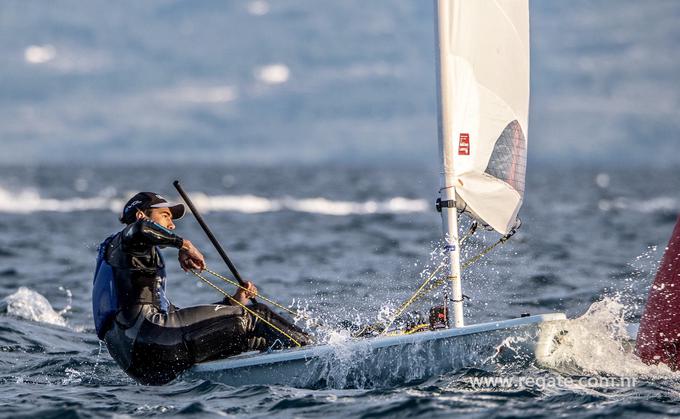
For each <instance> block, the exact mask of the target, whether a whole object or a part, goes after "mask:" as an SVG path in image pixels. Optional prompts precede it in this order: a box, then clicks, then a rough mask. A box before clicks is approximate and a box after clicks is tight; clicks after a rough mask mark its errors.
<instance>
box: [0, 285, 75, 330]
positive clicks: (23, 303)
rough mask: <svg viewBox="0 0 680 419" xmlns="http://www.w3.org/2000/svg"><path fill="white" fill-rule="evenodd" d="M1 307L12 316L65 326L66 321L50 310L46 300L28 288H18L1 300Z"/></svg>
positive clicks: (50, 306)
mask: <svg viewBox="0 0 680 419" xmlns="http://www.w3.org/2000/svg"><path fill="white" fill-rule="evenodd" d="M1 306H2V307H3V311H6V312H7V314H9V315H12V316H16V317H19V318H22V319H26V320H31V321H35V322H40V323H47V324H53V325H56V326H66V320H65V319H64V318H63V317H62V316H61V314H59V313H57V312H56V311H55V310H54V309H53V308H52V305H51V304H50V302H49V301H48V300H47V298H45V297H44V296H43V295H41V294H40V293H38V292H36V291H33V290H32V289H30V288H26V287H20V288H19V289H18V290H17V291H16V292H15V293H13V294H10V295H8V296H7V297H5V298H3V299H2V304H1Z"/></svg>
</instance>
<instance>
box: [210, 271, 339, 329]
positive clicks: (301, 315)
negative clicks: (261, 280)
mask: <svg viewBox="0 0 680 419" xmlns="http://www.w3.org/2000/svg"><path fill="white" fill-rule="evenodd" d="M205 271H206V272H208V273H209V274H211V275H213V276H215V277H217V278H219V279H221V280H222V281H224V282H226V283H228V284H231V285H234V286H236V287H238V288H240V289H242V290H244V291H248V289H247V288H245V287H243V286H242V285H241V284H239V283H238V282H236V281H235V280H233V279H231V278H229V277H226V276H224V275H220V274H219V273H217V272H215V271H212V270H210V269H208V268H206V269H205ZM257 297H258V298H261V299H263V300H264V301H266V302H268V303H270V304H271V305H273V306H275V307H277V308H280V309H281V310H283V311H285V312H286V313H288V314H290V315H291V316H293V317H295V318H301V319H305V320H308V321H310V322H311V323H312V324H313V326H314V327H319V328H328V326H325V325H323V324H321V323H319V321H318V320H316V319H314V318H312V317H311V316H309V315H308V314H305V313H302V312H299V311H296V310H292V309H289V308H288V307H286V306H284V305H282V304H279V303H277V302H276V301H273V300H270V299H269V298H267V297H265V296H264V295H262V294H260V293H258V294H257Z"/></svg>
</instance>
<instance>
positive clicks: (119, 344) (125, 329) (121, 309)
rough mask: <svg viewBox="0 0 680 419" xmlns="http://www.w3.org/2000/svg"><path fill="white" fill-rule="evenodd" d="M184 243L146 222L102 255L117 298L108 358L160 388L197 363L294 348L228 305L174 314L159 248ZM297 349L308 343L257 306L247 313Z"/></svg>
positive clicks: (118, 238)
mask: <svg viewBox="0 0 680 419" xmlns="http://www.w3.org/2000/svg"><path fill="white" fill-rule="evenodd" d="M182 244H183V239H182V238H180V237H179V236H177V235H176V234H174V233H172V232H171V231H169V230H167V229H165V228H163V227H161V226H160V225H158V224H156V223H154V222H151V221H149V220H139V221H137V222H135V223H133V224H130V225H128V226H127V227H126V228H124V229H123V230H122V231H121V232H120V233H118V234H117V235H115V236H113V239H112V240H111V241H110V242H109V244H108V247H107V248H106V250H105V253H104V254H105V258H106V262H108V263H109V264H110V265H111V267H112V268H113V278H114V282H115V289H116V292H117V297H118V310H117V314H116V316H115V319H114V321H112V322H111V323H110V326H108V327H109V329H108V330H107V331H106V332H105V335H104V340H105V341H106V346H107V347H108V349H109V353H110V354H111V356H112V357H113V359H115V360H116V362H117V363H118V365H120V367H121V368H122V369H123V370H124V371H125V372H126V373H127V374H128V375H130V376H131V377H133V378H134V379H135V380H137V381H139V382H140V383H143V384H164V383H167V382H170V381H172V380H173V379H174V378H175V377H177V375H178V374H180V373H181V372H182V371H184V370H186V369H187V368H189V367H190V366H191V365H193V364H194V363H196V362H200V361H205V360H209V359H216V358H223V357H227V356H231V355H236V354H238V353H241V352H244V351H248V350H265V349H268V348H269V347H271V346H272V345H273V344H275V343H277V342H276V341H277V339H278V340H279V341H280V342H281V345H282V346H284V347H288V346H294V344H293V343H292V342H291V341H290V340H289V339H288V338H286V337H285V336H283V335H282V334H280V333H279V332H276V331H274V330H273V329H272V328H271V327H270V326H268V325H267V324H265V323H264V322H262V321H261V320H259V319H257V318H256V317H255V316H253V315H252V314H250V313H248V312H246V311H245V310H244V309H243V308H242V307H240V306H238V305H231V304H230V303H229V302H227V301H222V302H220V303H216V304H206V305H199V306H194V307H187V308H182V309H180V308H177V307H175V306H174V305H172V304H171V303H170V302H169V301H168V300H167V298H166V297H165V269H164V268H165V266H164V262H163V258H162V256H161V254H160V252H159V249H158V247H157V246H170V247H175V248H181V247H182ZM249 308H251V309H253V310H254V311H255V312H257V313H258V314H259V315H260V316H262V317H263V318H265V319H267V321H269V322H271V323H273V324H275V325H277V327H280V328H281V329H282V330H285V331H286V333H288V334H289V335H291V336H292V337H293V338H294V339H296V340H297V341H298V342H300V343H302V344H307V343H309V337H308V335H307V334H305V333H304V332H303V331H302V330H301V329H299V328H298V327H296V326H294V325H292V324H291V323H290V322H288V321H286V320H285V319H283V318H282V317H280V316H278V315H277V314H276V313H274V312H272V311H271V310H270V309H269V308H268V307H266V306H264V305H262V304H255V305H252V306H249Z"/></svg>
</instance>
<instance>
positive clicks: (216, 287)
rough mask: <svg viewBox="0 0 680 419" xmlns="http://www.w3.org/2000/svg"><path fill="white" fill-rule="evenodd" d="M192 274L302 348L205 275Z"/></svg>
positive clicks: (298, 343) (192, 271)
mask: <svg viewBox="0 0 680 419" xmlns="http://www.w3.org/2000/svg"><path fill="white" fill-rule="evenodd" d="M190 272H191V273H192V274H194V275H196V276H197V277H199V278H201V280H203V282H205V283H206V284H208V285H210V286H211V287H213V288H214V289H216V290H217V291H219V292H220V293H222V294H223V295H224V296H225V297H227V298H229V299H230V300H231V301H232V302H234V303H236V304H238V305H239V306H241V308H243V309H244V310H246V311H247V312H248V313H250V314H252V315H253V316H255V317H256V318H257V319H259V320H260V321H262V322H263V323H264V324H266V325H267V326H269V327H271V328H272V329H274V330H276V331H277V332H279V333H281V334H282V335H283V336H285V337H287V338H288V339H290V341H291V342H293V343H294V344H296V345H297V346H298V347H301V346H302V345H301V344H300V342H298V341H297V340H295V339H293V337H292V336H290V335H289V334H288V333H286V332H284V331H283V330H281V329H280V328H279V327H277V326H275V325H274V324H272V323H271V322H269V321H267V320H266V319H265V318H263V317H262V316H260V315H259V314H257V313H256V312H255V311H254V310H251V309H250V308H248V307H246V306H245V304H241V302H240V301H237V300H236V299H235V298H234V297H232V296H231V295H229V294H227V293H226V292H225V291H224V290H223V289H222V288H220V287H218V286H217V285H215V284H213V283H212V282H210V280H209V279H207V278H205V277H204V276H203V275H201V274H199V273H198V272H195V271H194V270H193V269H191V270H190Z"/></svg>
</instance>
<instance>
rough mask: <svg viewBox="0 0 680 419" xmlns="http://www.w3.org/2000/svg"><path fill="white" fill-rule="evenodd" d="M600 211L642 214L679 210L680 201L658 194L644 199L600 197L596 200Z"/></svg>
mask: <svg viewBox="0 0 680 419" xmlns="http://www.w3.org/2000/svg"><path fill="white" fill-rule="evenodd" d="M598 207H599V209H600V210H601V211H604V212H607V211H612V210H632V211H636V212H641V213H643V214H656V213H670V212H680V201H679V200H677V199H675V198H672V197H670V196H659V197H655V198H650V199H646V200H640V199H634V198H623V197H621V198H615V199H602V200H600V201H599V202H598Z"/></svg>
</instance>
